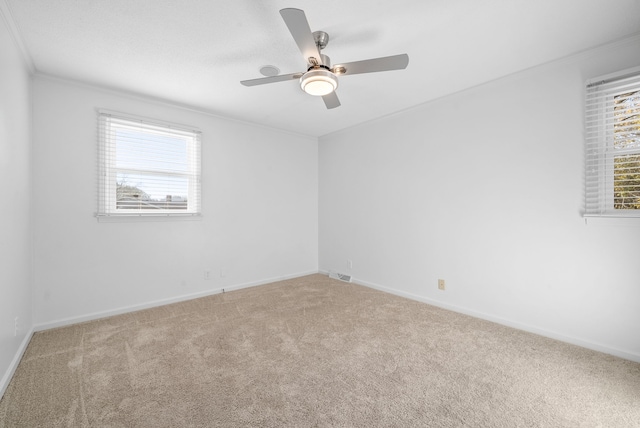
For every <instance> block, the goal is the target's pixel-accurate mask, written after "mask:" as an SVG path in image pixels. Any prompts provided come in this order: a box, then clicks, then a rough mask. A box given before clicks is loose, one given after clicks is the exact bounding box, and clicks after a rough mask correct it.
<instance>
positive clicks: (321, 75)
mask: <svg viewBox="0 0 640 428" xmlns="http://www.w3.org/2000/svg"><path fill="white" fill-rule="evenodd" d="M300 87H301V88H302V90H303V91H305V92H306V93H307V94H309V95H314V96H316V97H322V96H324V95H327V94H330V93H331V92H333V91H335V90H336V89H337V88H338V77H337V76H336V75H335V74H333V73H332V72H331V71H329V70H324V69H322V68H318V69H314V70H311V71H307V72H306V73H305V74H303V75H302V77H301V78H300Z"/></svg>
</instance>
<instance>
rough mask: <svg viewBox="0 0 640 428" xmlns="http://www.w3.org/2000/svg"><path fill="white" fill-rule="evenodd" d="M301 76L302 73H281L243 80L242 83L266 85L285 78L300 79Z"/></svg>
mask: <svg viewBox="0 0 640 428" xmlns="http://www.w3.org/2000/svg"><path fill="white" fill-rule="evenodd" d="M301 76H302V73H292V74H280V75H278V76H270V77H261V78H259V79H250V80H243V81H241V82H240V83H242V84H243V85H244V86H257V85H264V84H266V83H275V82H284V81H285V80H293V79H299V78H300V77H301Z"/></svg>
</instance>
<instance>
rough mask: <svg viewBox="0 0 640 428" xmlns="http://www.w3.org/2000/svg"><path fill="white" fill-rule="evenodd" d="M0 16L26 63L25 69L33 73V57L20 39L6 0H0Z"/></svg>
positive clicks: (34, 69)
mask: <svg viewBox="0 0 640 428" xmlns="http://www.w3.org/2000/svg"><path fill="white" fill-rule="evenodd" d="M0 17H1V18H2V21H3V22H4V23H5V25H6V27H7V30H9V33H10V34H11V38H12V39H13V42H14V43H15V45H16V47H17V48H18V50H19V51H20V53H21V55H22V60H23V61H24V64H25V65H26V67H27V69H28V70H29V72H30V73H31V74H33V73H35V72H36V67H35V65H34V64H33V59H32V58H31V55H29V51H28V50H27V47H26V46H25V44H24V42H23V41H22V37H21V36H20V31H19V30H18V26H17V24H16V22H15V20H14V19H13V14H12V13H11V8H10V7H9V5H8V4H7V2H6V0H0Z"/></svg>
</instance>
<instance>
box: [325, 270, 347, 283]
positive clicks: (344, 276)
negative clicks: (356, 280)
mask: <svg viewBox="0 0 640 428" xmlns="http://www.w3.org/2000/svg"><path fill="white" fill-rule="evenodd" d="M329 278H333V279H339V280H340V281H344V282H351V275H347V274H346V273H338V272H334V271H332V270H331V271H329Z"/></svg>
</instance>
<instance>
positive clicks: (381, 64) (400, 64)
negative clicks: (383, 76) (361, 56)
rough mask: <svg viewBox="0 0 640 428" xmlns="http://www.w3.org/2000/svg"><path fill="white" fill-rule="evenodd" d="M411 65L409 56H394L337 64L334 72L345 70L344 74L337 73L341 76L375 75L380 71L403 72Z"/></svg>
mask: <svg viewBox="0 0 640 428" xmlns="http://www.w3.org/2000/svg"><path fill="white" fill-rule="evenodd" d="M408 64H409V55H407V54H401V55H393V56H385V57H382V58H373V59H365V60H363V61H354V62H346V63H344V64H336V65H334V66H333V70H339V68H340V67H342V68H344V69H345V71H343V72H336V73H337V74H339V75H349V74H362V73H374V72H378V71H390V70H402V69H405V68H407V65H408Z"/></svg>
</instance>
